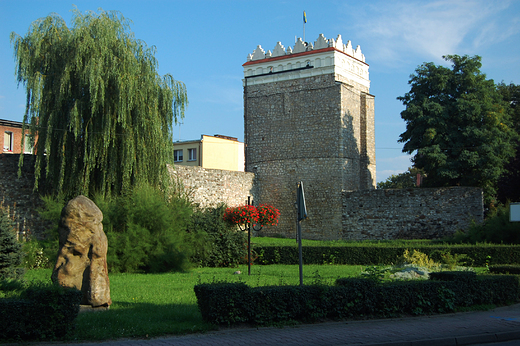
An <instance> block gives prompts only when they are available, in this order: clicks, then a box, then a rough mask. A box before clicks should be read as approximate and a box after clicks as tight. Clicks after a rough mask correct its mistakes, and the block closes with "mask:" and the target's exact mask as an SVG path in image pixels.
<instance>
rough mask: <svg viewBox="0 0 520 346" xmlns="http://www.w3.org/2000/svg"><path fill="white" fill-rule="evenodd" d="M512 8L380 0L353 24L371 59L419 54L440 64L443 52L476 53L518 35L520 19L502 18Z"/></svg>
mask: <svg viewBox="0 0 520 346" xmlns="http://www.w3.org/2000/svg"><path fill="white" fill-rule="evenodd" d="M510 5H511V2H510V1H503V0H501V1H496V0H495V1H490V0H478V1H477V0H460V1H453V0H437V1H428V2H423V1H389V2H386V1H380V2H378V3H377V5H375V4H371V5H367V6H366V7H364V8H363V9H362V12H361V15H359V16H357V17H356V18H357V21H356V23H355V25H356V28H357V29H359V30H360V35H361V36H363V37H364V39H366V41H367V42H368V45H370V47H371V50H372V51H373V52H372V53H371V59H373V60H381V61H384V62H386V63H389V64H390V63H395V62H400V61H403V60H406V56H407V55H410V54H419V55H421V56H424V57H425V58H427V59H433V60H434V61H440V59H441V56H442V55H446V54H470V55H471V54H474V53H478V52H476V50H477V49H479V48H482V47H483V46H486V45H489V44H491V43H493V42H499V41H503V40H504V39H506V38H508V37H509V36H511V35H514V34H516V33H518V32H519V31H520V21H519V20H518V19H516V18H515V19H512V20H509V21H508V20H504V19H503V18H502V16H501V13H502V12H503V13H507V12H506V11H507V10H508V7H509V6H510ZM358 10H359V9H358ZM499 14H500V15H499ZM362 48H363V47H362ZM461 52H463V53H461Z"/></svg>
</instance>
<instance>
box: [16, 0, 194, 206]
mask: <svg viewBox="0 0 520 346" xmlns="http://www.w3.org/2000/svg"><path fill="white" fill-rule="evenodd" d="M11 44H12V45H13V46H14V56H15V61H16V71H15V74H16V76H17V79H18V83H19V84H20V83H21V84H23V86H24V87H25V89H26V92H27V105H26V112H25V115H24V120H23V121H24V124H25V123H27V124H30V127H31V129H32V133H34V134H36V133H37V134H38V142H37V147H36V163H35V189H38V187H39V184H40V183H41V182H42V181H44V180H45V182H46V183H47V184H48V186H47V184H46V189H48V190H47V191H46V192H52V193H64V194H65V195H66V196H67V197H72V196H74V195H77V194H84V195H87V196H92V195H93V194H94V192H101V193H102V194H103V195H108V194H119V193H121V192H123V191H126V190H128V189H129V188H130V187H131V186H134V185H136V184H139V183H143V182H144V183H148V184H151V185H153V186H158V185H159V184H160V183H161V182H162V181H163V179H165V178H166V173H167V170H166V169H167V168H166V163H167V162H171V161H172V159H171V158H172V152H173V149H172V148H173V144H172V142H173V141H172V138H173V137H172V126H173V122H174V121H175V123H176V122H177V119H179V118H183V117H184V110H185V107H186V105H187V103H188V101H187V94H186V88H185V85H184V84H183V83H182V82H179V81H176V80H175V79H174V78H173V77H172V76H171V75H169V74H166V75H164V76H160V75H159V74H158V72H157V66H158V64H157V60H156V58H155V48H154V47H148V46H147V45H146V43H145V42H143V41H141V40H138V39H136V38H135V37H134V34H133V33H132V32H131V31H130V22H129V21H128V20H126V19H125V18H124V17H123V16H122V15H121V14H120V13H119V12H105V11H103V10H100V12H99V13H95V12H86V13H81V12H80V11H79V10H78V9H77V8H75V9H74V10H73V19H72V27H71V28H68V27H67V25H66V24H65V22H64V20H63V19H62V18H61V17H60V16H58V15H56V14H51V15H49V16H47V17H45V18H41V19H38V20H36V21H34V22H33V23H32V24H31V27H30V29H29V31H28V33H27V34H26V35H25V36H24V37H22V36H19V35H17V34H16V33H14V32H13V33H11ZM20 164H22V161H20Z"/></svg>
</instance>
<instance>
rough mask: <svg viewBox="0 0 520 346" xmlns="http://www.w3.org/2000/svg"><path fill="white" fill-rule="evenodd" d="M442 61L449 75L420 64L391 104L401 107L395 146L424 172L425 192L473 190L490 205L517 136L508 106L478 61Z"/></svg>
mask: <svg viewBox="0 0 520 346" xmlns="http://www.w3.org/2000/svg"><path fill="white" fill-rule="evenodd" d="M444 59H445V60H446V61H448V62H450V63H451V64H452V68H451V69H450V68H446V67H443V66H436V65H435V64H433V63H424V64H422V65H421V66H419V67H418V68H417V69H416V70H415V74H413V75H412V76H411V77H410V81H409V84H410V85H411V89H410V91H409V92H407V93H406V94H405V95H404V96H401V97H398V98H397V99H398V100H400V101H402V102H403V105H404V106H405V107H406V109H405V110H404V111H402V112H401V117H402V118H403V120H404V121H405V122H406V131H405V132H404V133H402V134H401V135H400V139H399V142H401V143H404V147H403V152H406V153H408V154H413V155H414V156H413V158H412V162H413V164H414V166H415V167H417V168H422V169H424V170H425V172H426V174H427V178H426V179H425V180H424V184H425V186H432V187H438V186H457V185H461V186H479V187H481V188H482V189H483V190H484V196H485V198H486V203H487V204H491V203H493V201H494V198H495V195H496V192H497V190H496V184H497V181H498V179H499V178H500V176H501V175H502V174H503V173H504V172H505V168H504V165H505V164H507V163H508V162H509V160H510V159H511V158H512V157H513V156H514V155H515V148H516V139H517V138H518V134H517V133H516V131H515V129H514V127H513V123H512V121H511V114H510V109H509V105H508V104H507V103H506V102H505V101H504V98H503V97H502V96H501V95H500V94H499V92H498V91H497V87H496V85H495V84H494V82H493V80H488V79H486V75H485V74H483V73H481V72H480V67H481V66H482V64H481V58H480V57H479V56H475V57H468V56H462V57H461V56H458V55H448V56H445V57H444Z"/></svg>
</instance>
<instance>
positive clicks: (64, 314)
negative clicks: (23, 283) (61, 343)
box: [0, 284, 82, 341]
mask: <svg viewBox="0 0 520 346" xmlns="http://www.w3.org/2000/svg"><path fill="white" fill-rule="evenodd" d="M81 296H82V294H81V291H79V290H76V289H71V288H64V287H61V286H56V285H46V284H36V285H32V286H29V287H28V288H26V289H25V290H24V291H23V292H22V293H21V295H20V297H19V298H18V299H2V300H0V314H1V315H2V316H7V315H8V316H9V318H8V319H5V320H4V322H3V323H2V328H0V340H14V341H19V340H35V339H36V340H54V339H56V338H61V337H63V336H65V335H66V334H67V333H68V332H70V331H71V330H72V329H73V328H74V321H75V318H76V317H77V315H78V313H79V305H80V301H81Z"/></svg>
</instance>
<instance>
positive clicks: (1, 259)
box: [0, 208, 23, 280]
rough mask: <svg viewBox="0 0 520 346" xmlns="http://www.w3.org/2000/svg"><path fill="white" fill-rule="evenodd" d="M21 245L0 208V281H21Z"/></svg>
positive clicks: (11, 225)
mask: <svg viewBox="0 0 520 346" xmlns="http://www.w3.org/2000/svg"><path fill="white" fill-rule="evenodd" d="M22 260H23V252H22V244H20V243H19V242H18V241H17V240H16V236H15V233H14V231H13V222H12V221H11V219H10V218H9V215H8V214H7V212H6V211H5V210H4V209H3V208H0V280H6V279H14V280H17V279H21V278H22V276H23V268H20V267H19V266H20V265H21V264H22Z"/></svg>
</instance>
